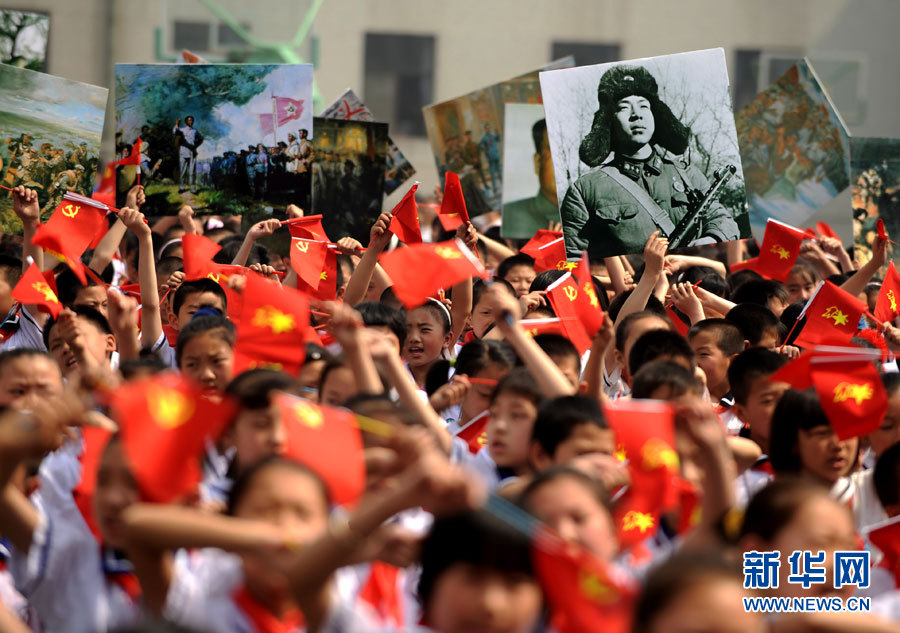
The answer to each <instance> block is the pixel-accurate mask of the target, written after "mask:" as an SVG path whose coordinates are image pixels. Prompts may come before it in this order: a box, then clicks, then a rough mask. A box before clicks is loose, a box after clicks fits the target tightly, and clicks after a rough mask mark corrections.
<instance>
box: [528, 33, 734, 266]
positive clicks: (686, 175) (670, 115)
mask: <svg viewBox="0 0 900 633" xmlns="http://www.w3.org/2000/svg"><path fill="white" fill-rule="evenodd" d="M540 80H541V91H542V93H543V97H544V110H545V112H546V118H547V133H548V136H549V141H550V151H551V154H552V157H553V165H554V171H555V175H556V190H557V195H558V198H559V203H560V204H559V206H560V217H561V220H562V225H563V233H564V235H565V240H566V250H567V251H568V254H569V255H570V256H576V255H578V254H579V253H580V252H581V251H582V250H587V251H588V253H589V254H590V256H591V257H592V258H600V257H609V256H612V255H621V254H627V253H639V252H641V251H642V250H643V248H644V244H645V243H646V241H647V238H648V237H649V236H650V235H651V234H652V233H653V232H655V231H660V232H661V235H663V236H666V237H668V239H669V245H670V248H681V247H686V246H698V245H701V244H713V243H718V242H726V241H731V240H736V239H739V238H746V237H749V236H750V226H749V223H748V218H747V209H746V195H745V192H744V179H743V173H742V171H741V161H740V153H739V150H738V142H737V133H736V131H735V126H734V115H733V112H732V106H731V95H730V93H729V87H728V71H727V69H726V66H725V54H724V51H723V50H722V49H711V50H704V51H694V52H690V53H680V54H677V55H664V56H661V57H649V58H645V59H636V60H630V61H623V62H616V63H612V64H598V65H596V66H582V67H578V68H571V69H566V70H555V71H548V72H542V73H541V75H540Z"/></svg>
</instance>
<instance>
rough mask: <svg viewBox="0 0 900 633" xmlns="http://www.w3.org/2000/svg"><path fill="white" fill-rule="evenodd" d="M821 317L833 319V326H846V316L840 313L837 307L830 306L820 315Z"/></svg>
mask: <svg viewBox="0 0 900 633" xmlns="http://www.w3.org/2000/svg"><path fill="white" fill-rule="evenodd" d="M822 316H823V317H825V318H826V319H833V320H834V324H835V325H847V320H848V318H849V317H848V316H847V315H846V314H844V313H843V312H841V311H840V309H839V308H838V307H837V306H831V307H829V308H828V309H827V310H825V312H823V313H822Z"/></svg>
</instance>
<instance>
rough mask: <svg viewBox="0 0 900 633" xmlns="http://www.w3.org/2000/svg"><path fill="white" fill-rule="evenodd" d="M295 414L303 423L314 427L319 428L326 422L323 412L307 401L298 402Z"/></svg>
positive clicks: (295, 406)
mask: <svg viewBox="0 0 900 633" xmlns="http://www.w3.org/2000/svg"><path fill="white" fill-rule="evenodd" d="M294 415H296V416H297V420H299V421H300V423H301V424H305V425H306V426H308V427H310V428H312V429H317V428H319V427H320V426H322V423H323V422H324V419H323V418H322V412H321V411H319V410H318V409H317V408H316V407H314V406H312V405H310V404H307V403H306V402H298V403H297V404H295V405H294Z"/></svg>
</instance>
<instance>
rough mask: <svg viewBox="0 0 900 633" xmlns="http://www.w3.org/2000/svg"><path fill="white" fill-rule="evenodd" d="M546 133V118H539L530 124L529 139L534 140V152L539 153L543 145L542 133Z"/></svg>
mask: <svg viewBox="0 0 900 633" xmlns="http://www.w3.org/2000/svg"><path fill="white" fill-rule="evenodd" d="M546 133H547V119H540V120H539V121H537V122H536V123H535V124H534V125H532V126H531V140H533V141H534V153H535V154H540V153H541V147H542V146H543V145H544V135H545V134H546Z"/></svg>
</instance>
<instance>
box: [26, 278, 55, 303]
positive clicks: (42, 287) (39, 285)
mask: <svg viewBox="0 0 900 633" xmlns="http://www.w3.org/2000/svg"><path fill="white" fill-rule="evenodd" d="M31 287H32V288H34V289H35V290H37V291H38V292H40V293H41V294H42V295H44V301H49V302H50V303H59V299H57V298H56V293H55V292H53V288H51V287H50V284H48V283H47V282H46V281H38V282H35V283H33V284H31Z"/></svg>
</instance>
